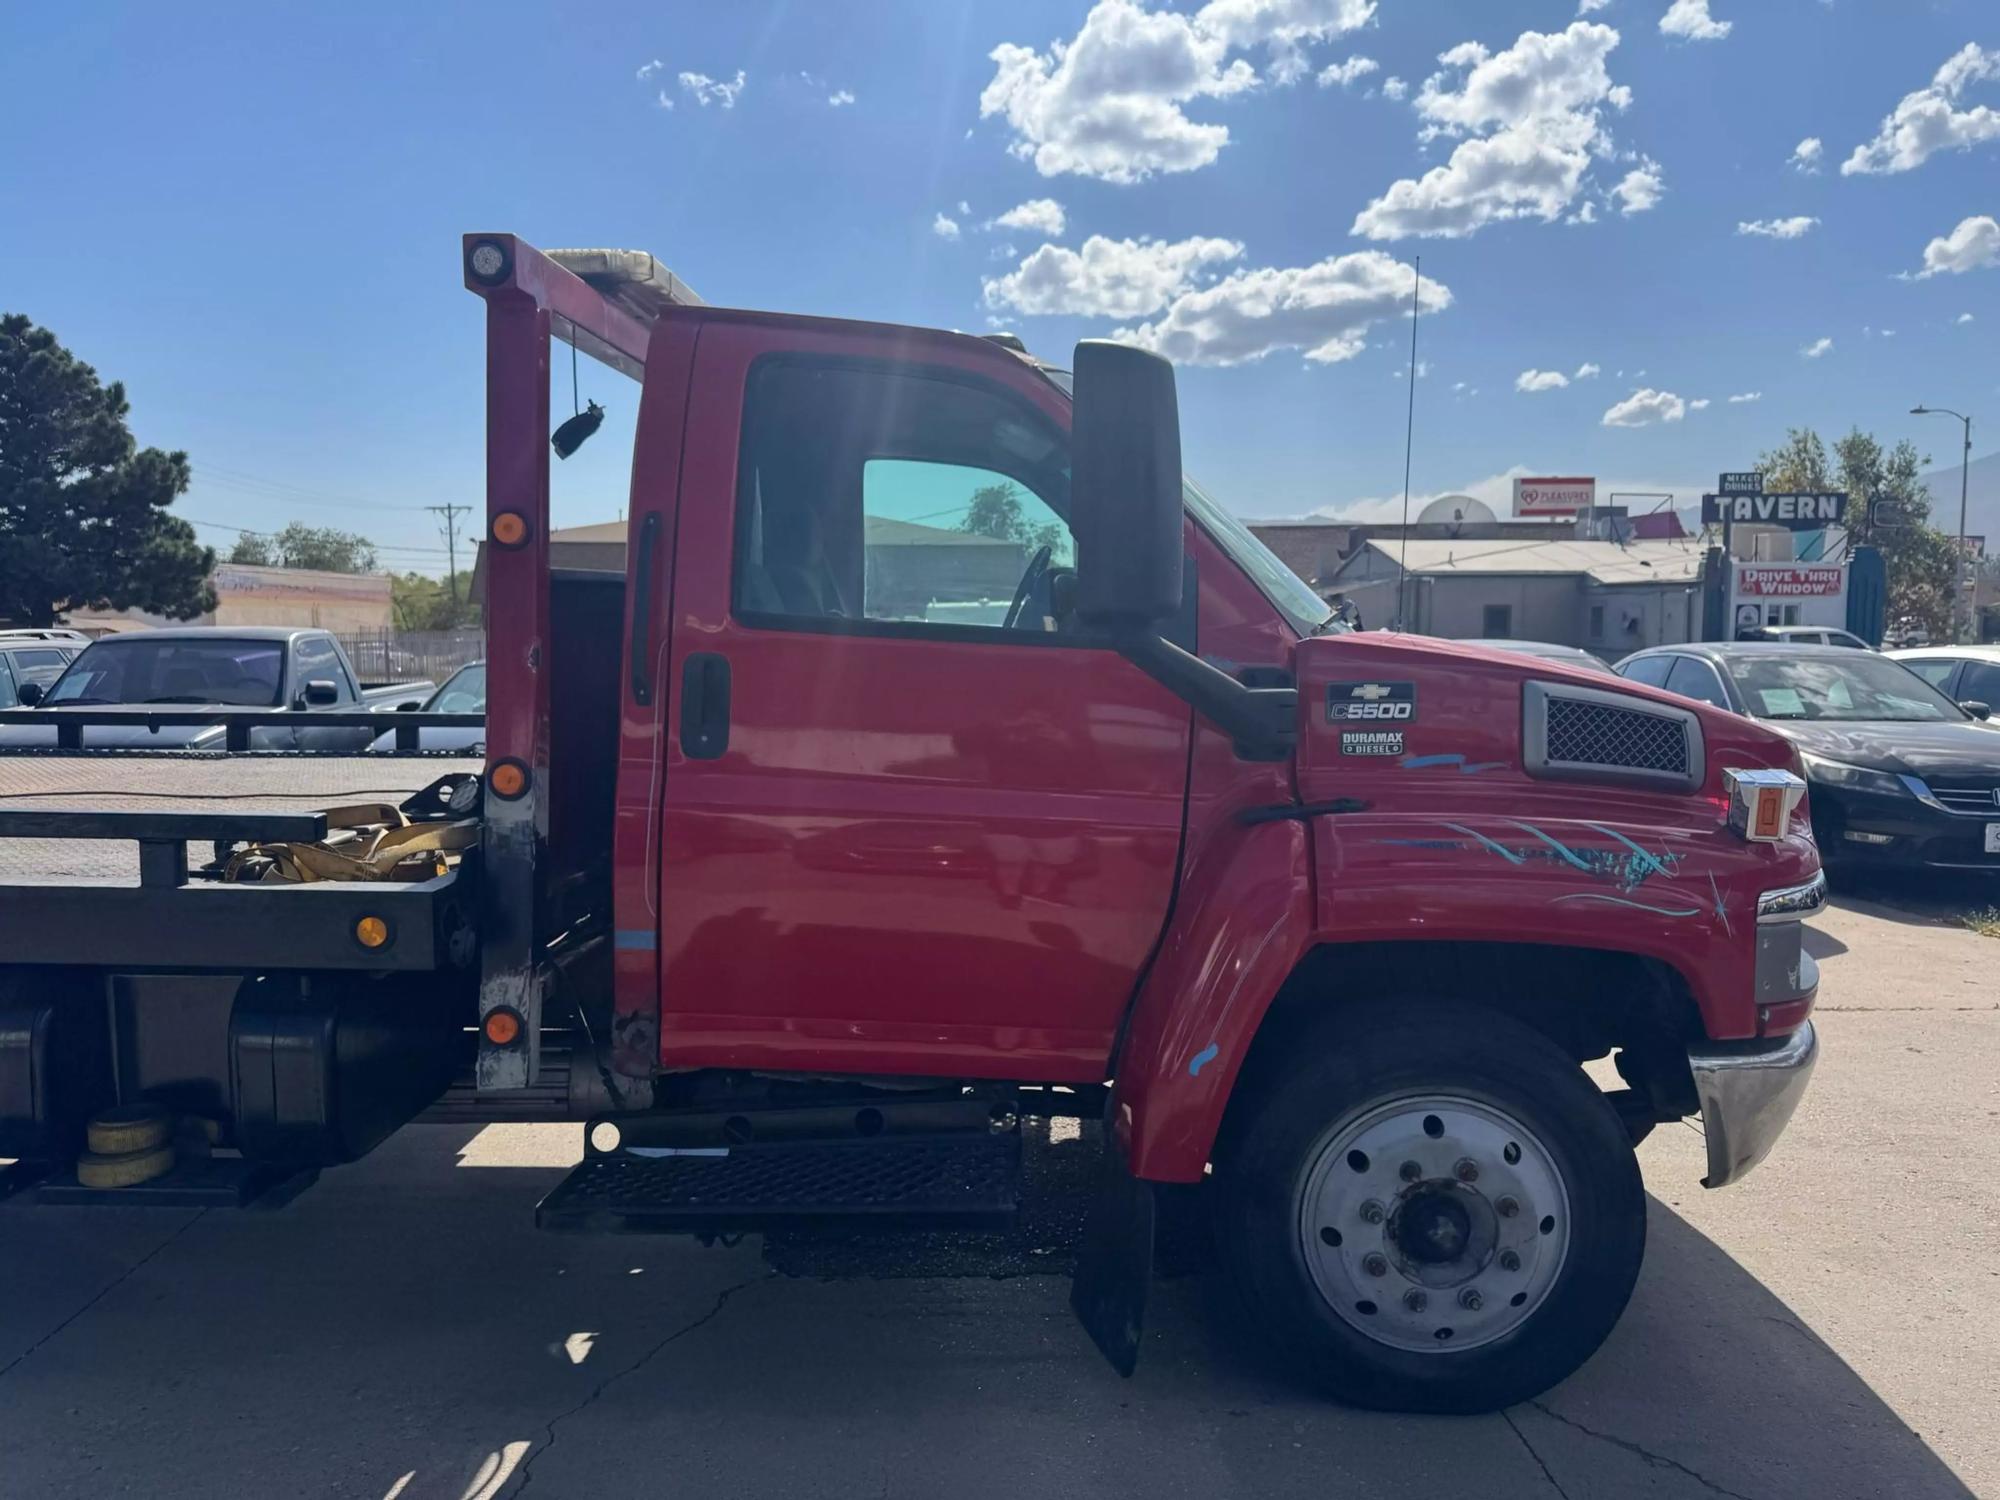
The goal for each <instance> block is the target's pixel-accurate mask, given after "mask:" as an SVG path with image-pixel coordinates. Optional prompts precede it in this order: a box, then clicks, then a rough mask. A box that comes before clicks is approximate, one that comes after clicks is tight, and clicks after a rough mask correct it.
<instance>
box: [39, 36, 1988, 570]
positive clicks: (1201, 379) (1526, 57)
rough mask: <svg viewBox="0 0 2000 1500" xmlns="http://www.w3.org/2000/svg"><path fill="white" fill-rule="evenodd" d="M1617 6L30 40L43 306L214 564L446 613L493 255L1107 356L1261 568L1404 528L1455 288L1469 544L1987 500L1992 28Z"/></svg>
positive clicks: (601, 501)
mask: <svg viewBox="0 0 2000 1500" xmlns="http://www.w3.org/2000/svg"><path fill="white" fill-rule="evenodd" d="M1584 4H1585V5H1586V7H1587V13H1586V14H1583V15H1581V16H1579V15H1578V13H1577V8H1576V7H1577V0H1207V3H1197V0H1181V3H1179V4H1177V5H1173V6H1169V5H1166V4H1164V3H1158V0H1154V3H1144V4H1142V3H1140V0H1102V3H1100V4H1098V5H1096V6H1094V7H1093V6H1092V5H1090V4H1087V3H1083V0H1060V3H1058V0H1008V3H999V0H904V3H895V0H867V3H860V0H857V3H852V4H834V3H817V4H815V3H805V0H772V3H756V0H736V3H731V4H727V5H718V4H712V3H711V4H701V3H681V0H663V3H657V4H639V5H617V6H601V7H588V8H587V7H582V6H565V7H561V8H558V7H555V6H536V5H526V4H512V3H508V0H490V3H487V4H484V5H480V6H469V5H468V6H458V7H451V8H447V7H444V6H437V5H424V6H408V5H400V4H370V3H353V4H348V5H342V6H337V7H335V6H324V7H315V8H313V9H311V10H307V9H305V8H301V7H234V8H231V9H229V10H228V11H227V12H224V11H223V10H221V9H220V8H211V7H186V6H174V7H167V6H158V5H130V6H117V5H110V4H96V5H87V6H39V7H29V6H12V7H8V8H7V9H6V11H5V13H4V15H0V306H4V307H5V308H7V309H8V310H14V311H21V312H25V313H28V314H29V315H30V316H32V317H34V318H36V319H37V320H38V321H40V322H43V323H45V324H47V325H48V326H50V327H51V328H53V329H55V330H56V331H57V333H58V334H59V335H60V336H61V337H62V338H63V339H64V340H65V341H66V342H67V343H68V344H69V345H70V346H71V347H72V348H73V349H75V350H76V351H77V352H78V353H79V354H80V355H82V356H83V357H84V358H86V359H88V360H90V361H91V362H92V363H93V364H95V365H96V366H97V367H98V368H99V370H100V372H102V373H104V374H105V375H107V376H115V377H117V378H121V379H123V380H124V381H125V382H126V384H127V386H128V388H129V391H130V395H131V399H132V403H133V409H134V410H133V421H134V426H135V428H136V430H137V432H138V434H139V436H140V438H141V439H142V441H145V442H150V443H157V444H160V445H163V446H172V447H183V448H186V449H187V450H189V452H190V453H191V455H192V456H193V459H194V463H195V471H196V476H197V478H196V483H195V486H194V488H193V490H192V491H191V493H190V494H189V495H188V496H187V497H186V499H185V500H183V501H182V502H181V504H180V507H179V508H180V509H181V510H182V512H183V513H185V514H187V515H189V516H191V517H194V518H197V519H198V520H200V521H202V522H204V523H215V524H212V525H205V526H204V529H203V535H204V536H205V537H206V538H208V539H210V540H212V541H215V542H217V543H221V544H225V545H226V544H227V542H228V541H229V540H230V538H231V533H230V532H228V531H225V530H222V529H220V528H221V527H222V526H234V527H248V528H252V529H258V528H275V527H277V526H279V525H282V524H283V523H284V522H286V521H288V520H292V519H303V520H308V521H311V522H315V523H320V524H336V525H344V526H350V527H354V528H357V529H363V530H365V531H367V532H368V534H370V535H371V536H372V537H374V538H375V539H376V540H377V541H378V542H381V543H383V544H385V546H388V547H393V548H395V549H397V550H395V551H393V552H391V553H388V554H387V557H388V560H389V561H391V562H393V563H395V564H397V565H414V566H421V567H425V568H433V569H434V568H441V567H442V563H443V556H442V552H441V550H438V549H441V545H442V544H441V542H440V541H439V540H438V538H437V535H436V533H435V525H434V520H433V518H432V517H430V516H428V515H427V514H425V513H424V512H423V511H422V510H421V509H419V508H418V507H421V506H424V505H430V504H438V503H443V502H448V501H449V502H465V501H469V502H472V503H473V504H474V505H475V506H477V505H478V504H479V503H480V499H481V475H480V463H481V454H480V426H481V405H480V401H481V395H480V376H481V365H480V345H481V321H480V315H479V306H478V304H477V302H476V301H475V300H474V299H473V298H472V297H471V296H470V295H469V294H467V293H466V292H465V291H464V290H463V289H462V287H461V285H460V280H459V271H458V261H457V257H458V236H459V235H460V233H461V232H463V231H466V230H469V229H505V230H512V231H515V232H518V233H520V234H523V235H525V236H526V237H527V238H529V239H530V240H531V241H534V242H536V243H540V244H544V245H562V244H591V245H606V244H608V245H620V246H635V247H643V248H647V249H651V250H652V251H653V252H654V253H655V254H657V255H658V256H660V258H661V259H662V260H664V261H665V262H666V263H667V264H669V265H671V266H672V267H673V268H674V269H675V270H676V271H678V272H679V273H680V274H681V275H682V276H684V277H685V278H686V279H687V280H688V281H689V282H690V283H691V284H692V285H693V286H694V287H695V288H696V289H698V290H699V291H700V292H701V293H702V294H703V295H704V296H705V297H707V298H708V299H709V300H711V301H715V302H723V303H734V304H741V305H750V306H759V307H771V308H779V309H786V310H794V311H801V312H814V313H828V314H839V315H849V316H856V317H865V318H875V319H886V320H892V321H901V322H910V323H922V324H936V325H943V326H948V327H960V328H967V329H975V330H981V331H984V330H986V329H988V328H989V327H992V326H1004V327H1008V328H1012V329H1015V330H1017V331H1019V332H1020V333H1022V334H1023V335H1024V337H1026V338H1027V340H1028V341H1029V343H1030V345H1031V347H1033V348H1035V349H1036V350H1038V351H1039V352H1042V353H1044V354H1046V355H1049V356H1051V357H1057V358H1060V357H1063V356H1064V355H1065V352H1066V351H1067V349H1068V348H1069V346H1070V345H1071V343H1072V342H1073V341H1074V340H1075V339H1077V338H1078V337H1082V336H1087V335H1098V334H1103V333H1107V332H1110V331H1113V330H1118V329H1123V330H1127V331H1128V332H1127V336H1129V337H1134V338H1138V339H1140V340H1142V341H1146V342H1149V343H1151V344H1153V345H1154V346H1155V347H1159V348H1162V349H1163V350H1165V351H1166V352H1168V353H1170V354H1171V355H1173V356H1174V357H1175V358H1176V359H1177V361H1179V362H1180V363H1181V366H1182V370H1181V403H1182V419H1183V424H1184V429H1185V447H1186V452H1187V456H1188V463H1189V467H1190V469H1191V471H1192V472H1194V473H1196V474H1198V475H1199V476H1200V477H1201V478H1202V479H1203V480H1204V482H1205V483H1206V485H1207V486H1208V487H1209V488H1210V489H1211V490H1212V491H1214V492H1216V493H1217V494H1218V495H1219V496H1220V497H1221V498H1223V499H1224V500H1225V501H1226V502H1227V503H1228V504H1230V505H1231V506H1233V507H1234V508H1235V509H1236V510H1238V511H1239V512H1240V513H1242V514H1245V515H1248V516H1253V517H1254V516H1279V515H1298V514H1302V513H1306V512H1311V511H1316V510H1324V511H1329V512H1349V511H1354V510H1357V509H1359V510H1360V511H1362V512H1363V513H1375V514H1380V513H1381V510H1380V505H1379V504H1377V505H1375V506H1374V507H1372V508H1371V506H1370V504H1369V502H1371V501H1374V502H1380V501H1382V500H1383V498H1384V497H1391V496H1395V495H1397V494H1398V493H1399V490H1400V486H1401V481H1402V470H1403V414H1404V401H1405V398H1406V391H1407V387H1406V385H1405V382H1404V378H1403V368H1404V364H1405V361H1406V359H1407V353H1408V345H1407V340H1408V332H1409V330H1408V323H1407V318H1406V316H1404V315H1403V314H1402V313H1399V311H1398V309H1399V307H1400V308H1401V309H1403V310H1405V311H1406V309H1407V301H1408V292H1409V272H1408V269H1407V266H1408V262H1409V260H1410V258H1411V257H1413V256H1416V255H1421V256H1422V257H1423V271H1424V276H1425V279H1426V282H1427V284H1430V285H1432V286H1434V287H1441V288H1443V289H1445V292H1443V293H1437V292H1434V293H1433V294H1432V296H1433V297H1434V298H1435V299H1436V300H1435V301H1433V302H1432V303H1430V304H1429V305H1428V306H1427V309H1426V317H1425V319H1424V322H1423V326H1422V330H1421V334H1420V338H1421V351H1420V352H1421V358H1422V359H1423V361H1424V366H1425V368H1426V370H1427V374H1426V375H1425V376H1424V378H1422V379H1421V380H1420V382H1419V384H1418V391H1417V397H1418V399H1417V413H1416V423H1417V444H1416V450H1415V460H1414V474H1413V484H1414V488H1415V490H1416V492H1417V494H1418V495H1419V496H1423V495H1426V494H1436V493H1441V492H1447V491H1454V490H1461V489H1467V488H1471V489H1473V491H1474V492H1475V493H1479V494H1482V495H1484V496H1487V497H1488V498H1493V499H1496V500H1499V501H1500V502H1501V503H1502V504H1503V505H1504V503H1505V486H1504V476H1506V475H1507V474H1508V473H1509V472H1521V471H1526V472H1530V473H1558V474H1595V475H1597V476H1599V478H1600V488H1601V489H1616V488H1627V489H1644V490H1655V489H1673V490H1677V491H1679V492H1680V494H1681V496H1682V499H1683V501H1684V502H1685V501H1686V500H1688V499H1689V498H1691V497H1692V495H1694V494H1697V493H1698V492H1699V491H1700V489H1701V488H1703V487H1704V486H1706V485H1708V484H1710V483H1712V480H1713V476H1714V474H1715V473H1716V472H1717V471H1718V470H1721V469H1726V468H1740V467H1745V466H1747V465H1748V463H1749V462H1750V461H1751V460H1752V459H1753V458H1754V457H1755V455H1756V453H1757V452H1758V451H1759V450H1760V449H1761V448H1763V447H1766V446H1769V445H1770V444H1772V443H1773V442H1775V441H1776V440H1777V439H1779V438H1781V437H1782V435H1783V431H1784V429H1785V427H1786V426H1787V425H1790V424H1800V423H1810V424H1813V425H1816V426H1818V427H1819V428H1820V429H1821V430H1822V431H1824V432H1828V433H1832V432H1834V431H1836V430H1839V431H1844V430H1845V429H1846V427H1847V426H1848V425H1849V424H1851V423H1859V424H1861V425H1863V426H1865V427H1869V428H1872V429H1873V430H1875V431H1877V432H1878V433H1880V434H1882V435H1883V436H1885V437H1895V436H1901V435H1904V434H1909V435H1912V436H1915V437H1916V438H1917V439H1918V440H1919V441H1920V442H1921V443H1923V445H1924V446H1925V449H1926V451H1927V452H1930V453H1932V454H1935V455H1936V456H1937V458H1938V461H1939V462H1940V463H1941V464H1944V463H1950V462H1952V461H1955V458H1956V445H1957V432H1956V429H1955V427H1951V426H1948V425H1947V424H1945V423H1943V422H1938V421H1931V422H1925V421H1923V420H1922V419H1917V418H1911V417H1908V416H1906V415H1904V413H1905V412H1906V410H1907V408H1909V407H1910V406H1911V405H1913V404H1915V403H1916V402H1918V401H1928V402H1931V403H1941V404H1944V405H1950V406H1958V407H1960V408H1961V409H1966V408H1969V409H1971V410H1972V411H1973V412H1974V413H1975V417H1976V419H1978V418H1980V417H1981V415H1982V414H1987V413H1990V416H1985V417H1984V419H1983V421H1982V426H1981V429H1980V431H1981V434H1982V435H1983V438H1982V441H1980V442H1979V443H1978V444H1977V445H1976V448H1977V451H1978V452H1981V453H1984V452H1987V451H1990V450H1991V449H1992V448H1993V447H1995V446H2000V443H1996V442H1995V441H1994V439H1995V438H1996V437H2000V400H1996V399H1995V398H1996V396H2000V367H1996V362H1995V360H1994V358H1993V350H1994V348H1995V335H1996V333H2000V226H1995V225H1994V224H1993V218H1994V216H2000V10H1996V7H1995V6H1994V4H1993V3H1992V0H1831V3H1827V0H1706V3H1705V4H1704V3H1701V0H1674V3H1673V4H1672V6H1671V10H1670V7H1669V0H1584ZM1663 23H1664V24H1663ZM1968 47H1969V48H1970V50H1969V51H1968V50H1967V49H1968ZM1370 64H1372V66H1369V65H1370ZM739 77H740V80H741V81H740V84H739V82H738V80H739ZM704 101H705V102H704ZM836 101H838V102H836ZM667 105H670V106H671V107H666V106H667ZM1892 115H1894V116H1895V117H1896V118H1894V119H1891V118H1890V117H1891V116H1892ZM1809 138H1810V139H1815V140H1817V141H1818V142H1819V143H1820V145H1819V149H1818V152H1817V154H1816V155H1814V154H1812V153H1810V152H1809V153H1808V159H1801V158H1800V157H1798V156H1797V155H1796V154H1795V153H1796V151H1797V148H1798V147H1799V145H1800V143H1801V142H1802V141H1805V140H1807V139H1809ZM1427 174H1432V175H1429V176H1427ZM1043 200H1047V202H1044V201H1043ZM1023 205H1028V207H1027V208H1026V209H1025V210H1024V211H1022V212H1015V211H1016V210H1020V209H1022V206H1023ZM1051 205H1054V207H1052V206H1051ZM1058 208H1059V210H1060V211H1059V213H1058V212H1057V209H1058ZM1009 215H1011V216H1012V218H1013V219H1014V223H1013V224H1012V225H1007V224H1001V223H999V222H997V221H998V220H1000V219H1001V218H1002V217H1003V216H1009ZM945 221H949V222H948V223H947V222H945ZM1748 225H1756V226H1761V228H1762V231H1763V232H1746V231H1745V230H1744V229H1743V228H1742V226H1748ZM1926 272H1928V274H1925V273H1926ZM1447 295H1448V299H1449V301H1448V305H1444V297H1445V296H1447ZM1968 315H1969V320H1968ZM1822 340H1825V341H1830V342H1828V343H1827V344H1826V345H1825V346H1824V349H1823V352H1821V353H1819V354H1818V355H1817V356H1815V357H1809V356H1808V354H1807V353H1806V352H1805V351H1809V350H1812V349H1814V348H1815V347H1817V346H1819V345H1820V343H1821V341H1822ZM1593 367H1594V370H1595V373H1589V371H1590V370H1591V369H1592V368H1593ZM1579 372H1584V373H1579ZM1524 377H1526V383H1527V384H1529V385H1533V386H1539V387H1542V388H1540V389H1535V390H1520V389H1517V383H1520V382H1522V381H1523V378H1524ZM1553 377H1561V379H1562V380H1563V381H1564V382H1566V384H1562V385H1557V384H1556V381H1555V379H1554V378H1553ZM584 393H585V394H586V395H596V396H598V397H599V399H603V400H606V401H607V404H609V405H610V406H611V407H612V410H613V419H612V421H611V423H610V424H608V426H607V430H606V433H605V434H603V435H600V436H599V438H598V439H597V440H596V441H595V442H594V443H593V444H592V446H591V447H590V448H588V449H586V450H585V451H584V454H583V455H582V456H581V457H580V458H579V459H578V460H577V461H575V463H573V464H572V465H559V466H557V468H558V473H557V492H556V508H557V521H558V524H563V523H572V522H580V521H586V520H598V519H605V518H608V517H610V516H612V515H615V514H617V513H618V511H619V510H620V509H621V508H622V506H623V504H624V500H625V497H624V462H625V454H624V453H622V452H620V451H618V450H619V448H620V447H621V439H622V440H629V433H630V425H629V419H630V413H631V410H632V407H633V405H634V394H635V393H633V392H632V391H631V390H630V389H629V388H626V387H624V385H623V382H621V381H619V380H617V379H616V377H613V376H611V375H609V374H607V373H603V372H597V373H594V374H593V373H592V372H591V370H590V367H589V366H588V365H587V364H586V374H585V392H584ZM1753 394H1754V395H1755V396H1756V398H1757V399H1755V400H1741V401H1734V402H1732V401H1731V399H1730V398H1731V397H1732V396H1736V397H1747V396H1751V395H1753ZM567 396H568V391H567V381H566V380H565V381H564V382H563V389H562V392H561V395H560V397H559V398H558V399H559V400H560V401H566V400H567ZM1701 403H1706V404H1701ZM474 523H475V526H476V525H477V523H478V516H477V514H476V513H475V516H474Z"/></svg>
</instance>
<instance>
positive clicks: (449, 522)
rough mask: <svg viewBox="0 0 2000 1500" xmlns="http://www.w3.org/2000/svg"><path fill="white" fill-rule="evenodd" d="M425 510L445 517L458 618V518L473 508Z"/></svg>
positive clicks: (450, 506)
mask: <svg viewBox="0 0 2000 1500" xmlns="http://www.w3.org/2000/svg"><path fill="white" fill-rule="evenodd" d="M575 347H576V346H575V343H574V341H572V343H571V345H570V348H571V352H572V354H574V352H575ZM424 509H425V510H427V511H430V512H432V513H433V514H435V515H438V516H441V517H443V520H442V521H441V522H440V524H441V525H442V526H443V527H444V546H445V553H446V555H447V556H448V557H449V558H450V559H451V608H452V613H453V616H454V617H456V615H457V612H458V518H459V517H460V516H461V515H464V514H467V513H469V512H470V511H471V509H472V507H471V506H469V505H426V506H425V507H424Z"/></svg>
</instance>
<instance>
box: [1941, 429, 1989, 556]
mask: <svg viewBox="0 0 2000 1500" xmlns="http://www.w3.org/2000/svg"><path fill="white" fill-rule="evenodd" d="M1940 425H1942V424H1940ZM1959 468H1960V466H1959V465H1957V464H1953V465H1952V466H1951V467H1950V468H1949V469H1933V470H1932V471H1931V472H1930V473H1928V474H1926V475H1924V476H1923V480H1924V483H1925V485H1926V486H1928V487H1929V489H1930V492H1931V525H1933V526H1935V527H1937V529H1938V530H1939V531H1944V532H1949V533H1951V534H1952V535H1954V536H1955V535H1957V533H1958V480H1959ZM1971 471H1972V472H1971V482H1970V483H1969V484H1968V485H1967V486H1966V495H1965V531H1966V535H1968V536H1983V537H1985V538H1986V550H1987V555H1988V556H1992V555H1993V554H1994V553H1996V552H2000V453H1989V454H1987V455H1986V456H1985V457H1984V458H1975V459H1974V460H1973V461H1972V464H1971Z"/></svg>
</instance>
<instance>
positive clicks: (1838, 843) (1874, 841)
mask: <svg viewBox="0 0 2000 1500" xmlns="http://www.w3.org/2000/svg"><path fill="white" fill-rule="evenodd" d="M1812 808H1813V832H1814V834H1815V835H1816V836H1817V838H1818V840H1819V852H1820V857H1821V858H1822V859H1824V860H1828V861H1830V862H1833V863H1837V864H1841V865H1846V866H1851V867H1855V868H1859V867H1861V866H1873V867H1878V868H1884V869H1888V868H1895V869H1906V870H1922V869H1932V870H1987V871H1991V872H1993V873H1995V874H2000V854H1989V853H1988V852H1987V850H1986V837H1985V835H1986V825H1987V824H1988V823H1990V822H2000V807H1996V808H1995V809H1994V812H1993V815H1992V816H1991V817H1982V816H1980V815H1978V814H1975V813H1967V812H1952V811H1949V810H1947V809H1944V808H1941V807H1937V806H1935V805H1933V804H1931V803H1927V802H1924V801H1922V800H1921V799H1919V798H1917V797H1914V796H1895V797H1891V796H1884V795H1882V794H1881V793H1878V792H1857V791H1854V790H1851V789H1849V788H1844V787H1842V788H1836V787H1831V786H1828V785H1827V784H1826V783H1825V782H1820V781H1815V782H1813V783H1812Z"/></svg>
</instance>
